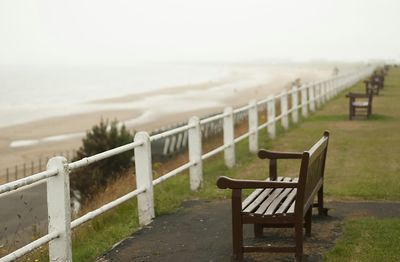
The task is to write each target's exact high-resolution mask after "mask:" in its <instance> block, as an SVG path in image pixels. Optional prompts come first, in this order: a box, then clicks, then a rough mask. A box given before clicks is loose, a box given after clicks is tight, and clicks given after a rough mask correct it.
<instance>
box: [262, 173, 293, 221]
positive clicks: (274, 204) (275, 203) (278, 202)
mask: <svg viewBox="0 0 400 262" xmlns="http://www.w3.org/2000/svg"><path fill="white" fill-rule="evenodd" d="M297 181H299V179H298V178H293V180H292V182H297ZM292 190H293V188H286V189H285V190H284V191H283V192H282V193H281V194H280V195H279V196H278V197H277V198H275V200H274V201H273V202H272V203H271V205H270V206H269V207H268V209H267V211H265V213H264V215H267V216H268V215H273V214H274V212H275V210H276V209H277V208H278V207H279V206H280V205H281V202H282V200H283V199H284V198H285V197H286V196H287V195H288V194H289V193H290V192H292Z"/></svg>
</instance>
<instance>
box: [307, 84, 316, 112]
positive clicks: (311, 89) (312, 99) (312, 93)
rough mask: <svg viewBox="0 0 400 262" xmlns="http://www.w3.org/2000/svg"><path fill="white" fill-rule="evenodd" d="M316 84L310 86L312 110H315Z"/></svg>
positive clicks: (309, 93) (309, 94)
mask: <svg viewBox="0 0 400 262" xmlns="http://www.w3.org/2000/svg"><path fill="white" fill-rule="evenodd" d="M314 89H315V84H314V83H313V84H312V85H311V86H309V87H308V96H309V99H310V111H311V112H314V111H315V95H314Z"/></svg>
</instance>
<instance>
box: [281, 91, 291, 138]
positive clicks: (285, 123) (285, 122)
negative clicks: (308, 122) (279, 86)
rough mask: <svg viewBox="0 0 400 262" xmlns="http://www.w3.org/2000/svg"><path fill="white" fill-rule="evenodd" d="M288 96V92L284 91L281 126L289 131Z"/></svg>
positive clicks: (282, 95)
mask: <svg viewBox="0 0 400 262" xmlns="http://www.w3.org/2000/svg"><path fill="white" fill-rule="evenodd" d="M287 100H288V95H287V90H284V91H282V94H281V114H282V118H281V124H282V127H283V128H284V129H285V130H287V129H288V128H289V121H288V101H287Z"/></svg>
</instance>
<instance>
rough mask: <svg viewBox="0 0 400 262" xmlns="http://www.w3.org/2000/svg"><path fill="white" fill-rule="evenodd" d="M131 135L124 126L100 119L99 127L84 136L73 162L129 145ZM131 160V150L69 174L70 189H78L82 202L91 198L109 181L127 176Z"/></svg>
mask: <svg viewBox="0 0 400 262" xmlns="http://www.w3.org/2000/svg"><path fill="white" fill-rule="evenodd" d="M133 133H134V132H133ZM133 133H130V132H129V131H128V130H127V129H126V127H125V126H124V125H122V126H119V125H118V124H117V121H116V120H115V121H113V122H111V123H109V122H108V121H104V120H101V122H100V124H99V125H95V126H93V127H92V129H91V130H89V131H88V132H87V133H86V137H85V138H83V140H82V146H81V147H80V148H79V150H78V152H77V155H76V157H74V159H73V161H77V160H80V159H82V158H84V157H89V156H93V155H95V154H98V153H101V152H104V151H107V150H109V149H113V148H116V147H119V146H122V145H125V144H128V143H131V142H133V137H134V134H133ZM132 157H133V150H130V151H128V152H125V153H123V154H118V155H116V156H113V157H110V158H106V159H104V160H101V161H99V162H96V163H93V164H90V165H89V166H87V167H83V168H80V169H77V170H74V171H73V172H72V173H71V180H70V181H71V189H72V190H78V191H79V192H80V194H81V196H82V198H83V200H87V199H90V198H91V197H92V196H93V193H96V192H99V191H100V190H104V188H105V187H106V185H107V183H108V182H109V181H112V180H115V179H117V178H119V177H121V176H123V175H124V174H126V173H127V170H128V169H129V168H130V167H132V165H133V161H132Z"/></svg>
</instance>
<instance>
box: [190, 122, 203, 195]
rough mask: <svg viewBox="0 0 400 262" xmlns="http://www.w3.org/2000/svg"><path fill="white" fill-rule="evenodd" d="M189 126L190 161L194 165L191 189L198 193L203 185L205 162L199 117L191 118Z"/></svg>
mask: <svg viewBox="0 0 400 262" xmlns="http://www.w3.org/2000/svg"><path fill="white" fill-rule="evenodd" d="M189 125H191V126H194V127H192V128H190V129H189V161H190V162H191V163H194V166H191V167H190V170H189V173H190V189H191V190H192V191H196V190H198V189H199V188H201V186H202V185H203V162H202V160H201V155H202V148H201V129H200V119H199V118H198V117H197V116H194V117H192V118H190V120H189Z"/></svg>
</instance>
